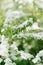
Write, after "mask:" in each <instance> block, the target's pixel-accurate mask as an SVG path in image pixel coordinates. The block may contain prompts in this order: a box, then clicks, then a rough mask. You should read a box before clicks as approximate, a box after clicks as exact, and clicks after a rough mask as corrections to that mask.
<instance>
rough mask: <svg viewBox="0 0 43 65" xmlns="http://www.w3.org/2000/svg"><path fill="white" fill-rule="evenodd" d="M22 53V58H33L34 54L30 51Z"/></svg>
mask: <svg viewBox="0 0 43 65" xmlns="http://www.w3.org/2000/svg"><path fill="white" fill-rule="evenodd" d="M20 55H21V59H26V60H27V59H29V60H30V59H31V58H33V55H31V54H29V53H25V52H24V51H20Z"/></svg>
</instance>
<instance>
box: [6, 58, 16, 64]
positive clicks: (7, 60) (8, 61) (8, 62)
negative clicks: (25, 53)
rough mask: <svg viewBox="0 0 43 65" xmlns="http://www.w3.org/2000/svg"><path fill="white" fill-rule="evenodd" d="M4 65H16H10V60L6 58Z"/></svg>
mask: <svg viewBox="0 0 43 65" xmlns="http://www.w3.org/2000/svg"><path fill="white" fill-rule="evenodd" d="M5 65H16V63H12V61H11V59H10V58H6V60H5Z"/></svg>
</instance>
